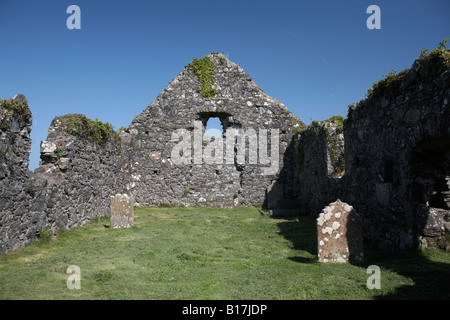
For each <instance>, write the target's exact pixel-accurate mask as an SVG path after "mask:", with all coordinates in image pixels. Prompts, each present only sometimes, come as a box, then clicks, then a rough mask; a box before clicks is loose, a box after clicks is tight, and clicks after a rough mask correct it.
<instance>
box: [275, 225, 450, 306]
mask: <svg viewBox="0 0 450 320" xmlns="http://www.w3.org/2000/svg"><path fill="white" fill-rule="evenodd" d="M278 228H279V234H281V235H282V236H283V237H284V238H285V239H287V240H289V241H290V242H291V243H292V245H293V247H294V249H295V250H298V251H299V255H298V256H295V257H289V259H290V260H291V261H295V262H298V263H303V264H311V263H319V262H318V259H317V233H316V232H317V231H316V230H317V229H316V220H315V219H313V218H312V217H300V219H292V220H286V219H283V221H280V222H279V223H278ZM432 250H435V251H434V252H433V251H428V252H425V253H424V252H422V251H420V250H417V251H416V252H415V253H413V254H412V255H410V256H409V257H402V258H398V257H394V256H392V255H387V254H386V252H384V251H380V250H378V249H377V248H376V247H375V246H373V245H371V244H366V243H365V248H364V255H365V258H364V263H363V264H362V265H361V264H360V265H359V266H361V267H363V268H367V267H368V266H370V265H377V266H379V267H380V268H381V270H382V271H381V272H382V273H381V286H383V282H384V283H386V282H388V281H389V280H390V279H389V277H383V270H390V271H392V272H395V273H397V274H399V275H401V276H404V277H407V278H409V279H411V280H412V281H413V282H414V285H405V286H401V287H398V288H397V289H396V290H395V292H394V293H392V294H389V295H378V296H376V297H375V299H381V300H382V299H387V300H397V299H399V300H401V299H404V300H431V299H432V300H440V299H450V264H449V263H445V262H437V261H432V260H430V259H429V258H428V257H427V256H428V255H433V254H434V255H436V256H438V257H441V258H442V257H444V260H448V259H447V258H445V257H449V256H450V254H449V253H446V252H443V251H442V250H439V249H432ZM301 252H307V253H309V254H310V255H313V256H315V258H310V257H305V256H302V254H301ZM441 260H442V259H441ZM367 276H368V277H369V274H368V275H367Z"/></svg>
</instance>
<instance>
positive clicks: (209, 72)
mask: <svg viewBox="0 0 450 320" xmlns="http://www.w3.org/2000/svg"><path fill="white" fill-rule="evenodd" d="M189 68H190V69H191V70H192V72H194V74H195V76H196V77H197V79H198V81H199V82H200V87H199V88H198V91H199V92H200V95H201V96H202V98H214V97H215V96H216V89H214V88H213V87H212V86H213V85H214V62H212V61H211V59H210V58H209V56H204V57H203V58H202V59H197V58H194V59H193V60H192V62H191V63H190V64H189Z"/></svg>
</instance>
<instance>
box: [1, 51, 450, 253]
mask: <svg viewBox="0 0 450 320" xmlns="http://www.w3.org/2000/svg"><path fill="white" fill-rule="evenodd" d="M206 57H207V58H208V59H210V61H211V62H212V64H208V65H209V66H211V65H212V66H213V73H214V81H213V82H211V88H206V89H205V88H203V89H205V92H206V93H207V95H206V96H208V98H205V97H204V96H205V95H203V96H202V94H201V93H200V92H199V91H198V88H199V86H200V83H199V80H198V78H197V76H196V74H195V73H194V72H193V70H192V67H191V66H190V65H188V66H186V67H185V68H184V69H183V70H182V71H181V72H180V74H179V75H178V76H176V77H175V78H174V79H173V80H172V81H171V82H170V83H169V84H168V86H167V87H166V88H165V89H164V90H163V92H161V94H159V95H158V97H157V98H156V99H155V100H154V101H153V102H152V103H151V104H150V105H149V106H148V107H147V108H146V109H145V110H144V111H143V112H142V113H141V114H140V115H138V116H137V117H135V119H134V120H133V121H132V123H131V124H130V126H129V127H128V128H126V129H125V130H120V132H117V133H114V135H112V136H109V135H106V138H105V137H104V136H102V135H100V138H101V141H99V140H98V139H99V137H98V136H96V135H95V134H96V133H95V132H94V135H93V136H92V137H89V136H88V135H83V134H82V129H83V128H84V127H83V126H86V125H87V126H89V125H91V124H90V122H89V121H87V120H85V122H83V123H82V124H81V125H82V126H81V127H79V128H75V129H73V130H66V129H65V125H64V123H65V122H67V121H68V120H70V119H72V118H77V117H73V115H66V116H62V117H56V118H55V119H54V120H53V121H52V123H51V125H50V127H49V130H48V137H47V139H46V140H45V141H43V142H42V143H41V159H42V161H41V163H40V166H39V168H38V169H36V170H35V172H34V173H32V172H28V163H29V154H30V150H31V139H30V131H31V112H30V110H29V108H28V105H27V103H26V99H25V97H24V96H23V95H18V96H16V97H15V99H12V100H8V101H6V102H5V101H3V100H2V101H0V103H1V107H0V212H1V215H0V253H5V252H9V251H11V250H14V249H16V248H18V247H20V246H23V245H27V244H29V243H31V242H33V241H35V240H36V239H37V238H38V237H39V234H40V233H41V232H42V230H44V229H48V230H49V231H51V233H52V234H57V233H58V230H60V229H62V228H72V227H74V226H79V225H83V224H85V223H86V222H87V221H89V220H90V219H93V218H97V217H103V216H106V215H108V213H109V210H110V196H111V195H115V194H127V195H128V196H130V197H132V198H133V199H134V200H135V205H148V206H152V205H160V204H175V205H177V204H184V205H187V206H215V207H235V206H250V205H260V204H264V205H267V206H268V207H269V208H270V209H273V210H272V211H271V212H272V214H273V216H279V215H291V214H297V213H296V212H302V213H303V214H305V213H307V214H311V215H313V216H314V217H317V214H318V213H319V212H320V211H321V210H322V209H323V208H324V207H325V206H326V205H327V204H329V203H331V202H332V201H334V200H335V199H341V200H342V201H345V202H347V203H350V204H352V206H353V207H354V208H355V210H356V211H357V212H358V214H359V215H360V216H361V217H362V219H363V231H364V238H365V240H367V241H372V242H374V243H376V244H377V245H378V246H379V247H380V248H385V249H388V250H390V251H392V252H393V253H394V254H398V255H400V254H403V253H405V252H408V251H411V249H413V248H414V247H415V246H417V245H419V243H422V245H423V246H428V245H438V246H441V247H444V246H446V245H447V244H446V237H445V232H448V225H449V222H448V221H449V220H450V219H449V215H448V211H449V202H450V201H449V185H448V184H449V181H450V162H449V161H450V160H449V159H450V154H449V150H450V130H449V123H450V107H449V105H450V69H449V68H448V67H445V68H442V67H441V66H438V67H436V64H435V62H433V61H431V60H430V61H420V63H419V62H417V61H416V62H415V63H414V65H413V67H412V68H411V69H410V70H409V71H407V72H405V73H403V78H399V79H400V80H398V81H397V82H395V83H396V86H395V87H386V88H385V89H384V91H380V93H379V94H378V95H372V96H371V97H370V98H367V99H364V100H362V101H360V102H359V103H358V104H357V105H356V108H354V109H352V112H349V115H348V117H347V119H345V120H344V119H340V118H339V117H332V118H330V119H328V120H326V121H321V122H313V123H312V124H311V125H310V126H309V127H308V128H307V129H306V130H303V128H304V127H305V125H304V124H303V123H302V122H301V121H300V120H298V119H297V118H296V117H295V116H294V115H293V114H292V113H291V112H290V111H289V110H288V109H287V108H286V107H285V106H284V105H283V104H282V103H281V102H280V101H278V100H276V99H273V98H271V97H270V96H268V95H267V94H265V93H264V92H263V90H262V89H261V88H259V87H258V86H257V85H256V84H255V83H254V82H253V80H252V78H251V77H250V76H249V75H248V74H247V73H245V72H244V70H243V69H242V68H241V67H240V66H239V65H237V64H235V63H233V62H231V61H229V60H228V59H227V58H226V57H225V56H224V55H223V54H218V53H212V54H210V55H207V56H206ZM197 71H198V70H196V72H197ZM209 72H211V70H209ZM210 118H219V119H220V121H221V124H222V127H223V134H222V137H221V138H216V139H212V138H208V137H204V136H203V133H204V131H205V128H206V126H207V123H208V120H209V119H210ZM72 120H73V119H72ZM86 121H87V122H86ZM91 121H92V120H91ZM96 123H97V122H96ZM101 128H102V130H103V129H105V128H106V129H108V127H107V126H106V127H105V126H102V127H101ZM237 133H238V134H237ZM235 134H237V136H235ZM103 138H105V139H103ZM273 138H276V139H275V140H274V139H273ZM239 139H240V142H239ZM242 140H244V141H247V143H246V144H245V145H244V144H243V143H242ZM227 141H229V142H231V143H230V144H227ZM263 142H264V144H262V143H263ZM277 142H278V143H277ZM344 142H345V145H344ZM184 143H185V144H184ZM275 144H276V145H275ZM250 145H253V149H251V148H250ZM255 145H256V148H255ZM264 147H265V148H264ZM177 148H178V149H177ZM221 151H223V153H222V152H221ZM256 151H257V152H256ZM266 151H267V152H266ZM230 153H231V154H230ZM230 155H231V158H230ZM180 156H181V158H180ZM221 158H223V161H220V160H221ZM230 159H231V160H232V161H230ZM242 159H244V160H245V161H241V160H242ZM255 159H256V162H255ZM272 165H273V166H274V167H275V169H276V170H274V171H270V170H268V169H269V168H270V167H271V166H272ZM335 226H336V225H335ZM330 227H331V228H333V226H330ZM327 230H329V229H327Z"/></svg>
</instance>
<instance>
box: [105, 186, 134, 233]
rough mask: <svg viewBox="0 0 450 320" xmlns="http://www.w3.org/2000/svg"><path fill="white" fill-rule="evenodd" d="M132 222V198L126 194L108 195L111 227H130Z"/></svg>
mask: <svg viewBox="0 0 450 320" xmlns="http://www.w3.org/2000/svg"><path fill="white" fill-rule="evenodd" d="M133 224H134V200H133V197H130V196H128V195H127V194H117V195H115V196H111V197H110V226H111V228H130V227H132V226H133Z"/></svg>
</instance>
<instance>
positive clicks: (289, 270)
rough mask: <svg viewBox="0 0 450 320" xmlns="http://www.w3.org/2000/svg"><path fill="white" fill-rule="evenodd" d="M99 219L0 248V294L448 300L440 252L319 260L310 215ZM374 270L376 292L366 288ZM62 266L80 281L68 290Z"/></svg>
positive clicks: (141, 213)
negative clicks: (128, 224) (119, 223)
mask: <svg viewBox="0 0 450 320" xmlns="http://www.w3.org/2000/svg"><path fill="white" fill-rule="evenodd" d="M108 226H109V220H108V218H104V219H100V220H96V221H92V222H91V223H89V224H87V225H85V226H83V227H78V228H76V229H73V230H71V231H65V232H62V233H61V234H60V235H59V236H58V237H57V238H54V239H52V240H51V241H49V242H47V243H39V242H38V243H35V244H33V245H31V246H28V247H25V248H21V249H19V250H16V251H15V252H12V253H9V254H6V255H3V256H0V299H167V300H170V299H211V300H215V299H224V300H228V299H268V300H272V299H377V298H392V299H394V298H411V299H426V298H433V299H435V298H438V299H439V298H447V299H448V298H449V297H450V294H449V293H450V283H449V279H450V268H449V263H450V254H449V253H445V252H443V251H439V250H430V251H427V252H425V253H422V254H419V253H418V254H417V255H416V256H414V257H412V258H409V259H389V258H386V257H383V256H377V255H376V254H375V253H374V252H371V251H369V252H368V256H369V257H368V258H367V261H366V262H365V263H364V265H361V266H357V265H351V264H322V263H319V262H318V260H317V257H316V253H317V252H316V235H315V220H314V219H312V218H308V217H304V218H300V220H299V219H273V218H270V217H267V216H264V215H261V214H260V213H259V211H258V209H256V208H235V209H216V208H187V207H184V208H183V207H171V208H136V209H135V225H134V226H133V227H132V228H130V229H111V228H109V227H108ZM371 264H377V265H378V266H380V268H381V290H377V289H374V290H369V289H367V287H366V281H367V278H368V277H369V276H370V275H369V274H366V268H367V266H369V265H371ZM69 265H77V266H79V267H80V270H81V289H80V290H69V289H68V288H67V286H66V281H67V279H68V278H69V276H70V274H67V273H66V270H67V267H68V266H69Z"/></svg>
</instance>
